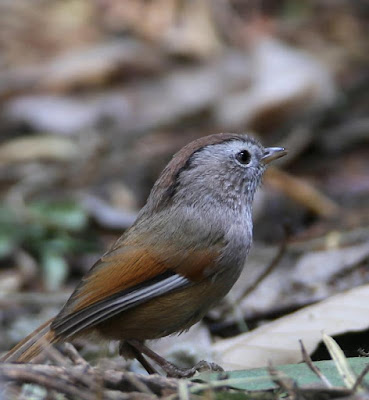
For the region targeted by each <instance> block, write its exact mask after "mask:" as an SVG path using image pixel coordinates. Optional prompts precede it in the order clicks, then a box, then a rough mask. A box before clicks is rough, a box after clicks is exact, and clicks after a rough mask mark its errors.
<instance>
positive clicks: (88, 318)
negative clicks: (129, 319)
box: [51, 243, 221, 337]
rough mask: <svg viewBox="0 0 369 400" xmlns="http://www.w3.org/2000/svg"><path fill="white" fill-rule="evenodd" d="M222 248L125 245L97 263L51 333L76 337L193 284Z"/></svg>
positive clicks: (53, 326) (56, 320)
mask: <svg viewBox="0 0 369 400" xmlns="http://www.w3.org/2000/svg"><path fill="white" fill-rule="evenodd" d="M171 245H172V246H173V244H171ZM220 248H221V246H220V243H218V244H216V245H214V246H209V247H207V248H206V249H205V248H198V249H196V250H191V251H189V250H186V249H168V248H166V249H165V250H166V251H164V249H160V248H159V246H158V245H156V246H155V248H150V247H148V246H147V245H146V246H144V245H139V244H129V243H122V244H121V245H120V246H118V247H116V248H113V250H112V251H110V252H108V253H106V254H105V255H104V256H103V257H102V258H101V259H100V260H99V261H98V262H97V263H96V264H95V266H94V267H93V268H92V269H91V271H90V273H88V274H87V276H86V277H85V278H84V279H83V280H82V282H81V283H80V285H79V286H78V288H77V289H76V291H75V292H74V293H73V295H72V296H71V298H70V299H69V300H68V302H67V304H66V305H65V307H64V308H63V310H62V311H61V312H60V314H59V315H58V316H57V317H56V318H55V321H54V322H53V324H52V325H51V328H52V329H53V330H54V331H55V332H56V334H57V335H61V336H63V337H70V336H73V335H75V334H77V333H78V332H80V331H82V330H84V329H87V328H92V327H94V326H96V325H97V324H99V323H101V322H103V321H105V320H107V319H109V318H111V317H113V316H115V315H117V314H119V313H121V312H123V311H126V310H128V309H130V308H133V307H135V306H137V305H139V304H142V303H145V302H147V301H149V300H151V299H153V298H155V297H158V296H162V295H164V294H168V293H170V292H172V291H174V290H178V289H180V288H184V287H187V286H190V285H193V284H194V282H196V281H200V280H202V279H203V278H204V277H205V275H206V270H207V268H211V266H212V265H214V262H215V260H216V259H217V258H218V256H219V254H220ZM161 254H170V255H171V256H166V257H163V256H160V255H161Z"/></svg>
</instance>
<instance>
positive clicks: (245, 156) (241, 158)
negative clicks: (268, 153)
mask: <svg viewBox="0 0 369 400" xmlns="http://www.w3.org/2000/svg"><path fill="white" fill-rule="evenodd" d="M236 160H237V161H238V162H239V163H240V164H244V165H245V164H248V163H249V162H250V160H251V154H250V153H249V152H248V151H247V150H242V151H240V152H239V153H237V154H236Z"/></svg>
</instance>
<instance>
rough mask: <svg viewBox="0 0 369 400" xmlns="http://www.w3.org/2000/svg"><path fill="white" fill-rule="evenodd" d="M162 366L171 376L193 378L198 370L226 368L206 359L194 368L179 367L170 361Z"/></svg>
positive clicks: (216, 370)
mask: <svg viewBox="0 0 369 400" xmlns="http://www.w3.org/2000/svg"><path fill="white" fill-rule="evenodd" d="M161 367H162V368H163V370H164V371H165V372H166V374H167V376H168V377H169V378H191V377H192V376H194V375H195V374H196V372H205V371H212V372H221V371H224V369H223V368H222V367H221V366H220V365H218V364H215V363H213V362H208V361H205V360H202V361H199V362H198V363H197V364H196V365H194V366H193V367H192V368H178V367H176V366H175V365H174V364H172V363H169V362H167V363H166V364H165V365H161Z"/></svg>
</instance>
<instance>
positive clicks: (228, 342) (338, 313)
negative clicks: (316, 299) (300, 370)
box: [213, 285, 369, 370]
mask: <svg viewBox="0 0 369 400" xmlns="http://www.w3.org/2000/svg"><path fill="white" fill-rule="evenodd" d="M368 314H369V285H364V286H360V287H357V288H355V289H351V290H349V291H347V292H344V293H339V294H337V295H335V296H332V297H331V298H329V299H327V300H324V301H322V302H320V303H318V304H315V305H312V306H309V307H306V308H303V309H302V310H299V311H297V312H295V313H293V314H290V315H287V316H286V317H283V318H280V319H278V320H276V321H274V322H271V323H270V324H267V325H264V326H262V327H260V328H257V329H255V330H254V331H252V332H249V333H245V334H242V335H239V336H237V337H235V338H232V339H225V340H221V341H219V342H218V343H215V344H214V346H213V350H214V351H215V353H216V354H217V360H216V361H217V362H218V363H219V364H220V365H222V367H223V368H224V369H226V370H235V369H245V368H257V367H263V366H266V365H268V363H269V362H271V363H272V364H287V363H297V362H300V361H302V355H301V350H300V346H299V340H300V339H301V340H302V341H303V343H304V345H305V347H306V349H307V351H308V352H309V353H312V352H313V351H314V349H315V348H316V347H317V345H318V344H319V342H320V341H321V338H322V331H324V332H325V333H326V334H329V335H337V334H342V333H344V332H347V331H361V330H364V329H367V328H368V327H369V320H368V318H366V317H365V316H367V315H368Z"/></svg>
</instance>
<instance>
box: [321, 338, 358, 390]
mask: <svg viewBox="0 0 369 400" xmlns="http://www.w3.org/2000/svg"><path fill="white" fill-rule="evenodd" d="M323 341H324V344H325V345H326V347H327V349H328V351H329V354H330V356H331V357H332V359H333V361H334V362H335V364H336V367H337V370H338V372H339V374H340V375H341V377H342V380H343V381H344V383H345V385H346V387H347V388H349V389H352V388H353V387H354V386H355V383H356V381H357V378H356V376H355V374H354V372H353V371H352V369H351V367H350V365H349V364H348V362H347V359H346V357H345V354H344V353H343V351H342V350H341V348H340V347H339V346H338V344H337V342H336V341H335V340H334V339H333V338H332V337H331V336H328V335H327V334H325V333H323Z"/></svg>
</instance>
